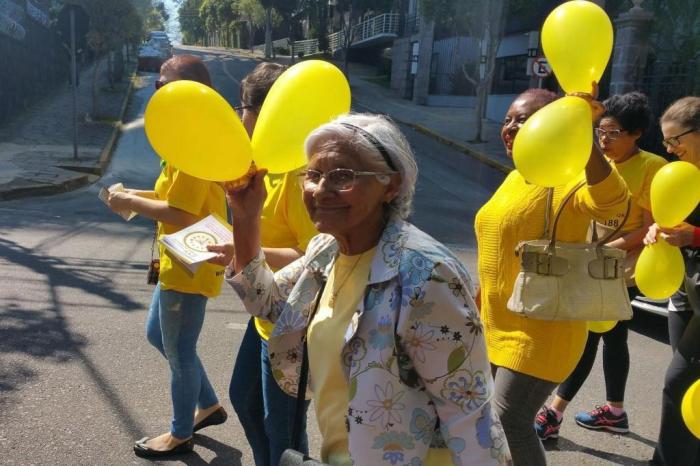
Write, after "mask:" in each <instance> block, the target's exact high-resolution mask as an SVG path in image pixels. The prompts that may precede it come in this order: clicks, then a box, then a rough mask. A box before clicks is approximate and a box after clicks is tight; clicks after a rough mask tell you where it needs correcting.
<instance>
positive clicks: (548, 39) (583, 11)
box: [542, 0, 613, 93]
mask: <svg viewBox="0 0 700 466" xmlns="http://www.w3.org/2000/svg"><path fill="white" fill-rule="evenodd" d="M612 47H613V27H612V23H611V22H610V18H608V15H607V14H606V13H605V11H604V10H603V9H602V8H601V7H599V6H598V5H596V4H595V3H593V2H589V1H587V0H573V1H570V2H566V3H563V4H561V5H559V6H558V7H557V8H555V9H554V10H553V11H552V12H551V13H550V14H549V16H547V19H546V20H545V21H544V25H543V26H542V49H543V50H544V54H545V56H546V57H547V61H549V63H550V65H552V70H553V71H554V74H555V75H556V77H557V80H558V81H559V84H560V85H561V87H562V89H564V90H565V91H566V92H567V93H571V92H589V93H590V92H591V82H592V81H595V82H598V81H600V77H601V76H603V72H604V71H605V67H606V66H607V64H608V60H609V59H610V53H611V52H612Z"/></svg>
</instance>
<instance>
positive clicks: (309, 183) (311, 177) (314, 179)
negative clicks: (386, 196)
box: [299, 168, 396, 191]
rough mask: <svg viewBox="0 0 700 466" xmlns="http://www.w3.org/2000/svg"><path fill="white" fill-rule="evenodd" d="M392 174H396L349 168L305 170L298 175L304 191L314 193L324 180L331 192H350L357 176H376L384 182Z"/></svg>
mask: <svg viewBox="0 0 700 466" xmlns="http://www.w3.org/2000/svg"><path fill="white" fill-rule="evenodd" d="M392 173H396V172H361V171H355V170H351V169H349V168H336V169H335V170H331V171H329V172H327V173H321V172H320V171H317V170H307V171H305V172H301V173H299V182H300V184H301V187H302V188H303V189H304V190H305V191H316V190H317V189H318V186H319V185H320V184H321V180H322V179H325V180H326V188H327V189H329V190H331V191H350V190H351V189H352V188H353V187H354V186H355V180H356V179H357V177H358V176H376V177H377V178H378V179H379V180H380V181H384V182H385V181H386V180H387V179H388V178H389V175H391V174H392Z"/></svg>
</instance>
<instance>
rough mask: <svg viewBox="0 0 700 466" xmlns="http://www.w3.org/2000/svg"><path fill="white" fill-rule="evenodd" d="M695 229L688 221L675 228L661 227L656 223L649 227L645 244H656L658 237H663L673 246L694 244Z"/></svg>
mask: <svg viewBox="0 0 700 466" xmlns="http://www.w3.org/2000/svg"><path fill="white" fill-rule="evenodd" d="M694 231H695V229H694V227H693V226H692V225H689V224H687V223H681V224H680V225H678V226H677V227H673V228H661V227H660V226H659V225H657V224H656V223H655V224H653V225H652V226H650V227H649V231H647V235H646V236H645V237H644V244H654V243H656V241H657V238H661V239H663V240H664V241H666V242H667V243H668V244H670V245H671V246H676V247H679V248H682V247H684V246H690V245H691V244H693V233H694Z"/></svg>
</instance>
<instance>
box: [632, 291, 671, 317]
mask: <svg viewBox="0 0 700 466" xmlns="http://www.w3.org/2000/svg"><path fill="white" fill-rule="evenodd" d="M632 307H634V308H635V309H639V310H640V311H646V312H651V313H652V314H657V315H660V316H664V317H667V316H668V299H664V300H658V299H651V298H647V297H646V296H643V295H641V296H637V297H636V298H634V299H633V300H632Z"/></svg>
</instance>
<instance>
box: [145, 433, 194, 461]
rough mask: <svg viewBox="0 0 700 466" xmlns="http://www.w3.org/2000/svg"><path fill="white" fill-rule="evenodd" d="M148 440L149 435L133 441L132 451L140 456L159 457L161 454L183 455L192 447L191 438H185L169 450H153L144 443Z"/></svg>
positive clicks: (192, 441) (190, 450) (189, 451)
mask: <svg viewBox="0 0 700 466" xmlns="http://www.w3.org/2000/svg"><path fill="white" fill-rule="evenodd" d="M149 440H150V438H149V437H144V438H142V439H141V440H137V441H136V443H134V453H135V454H136V456H140V457H141V458H160V457H163V456H174V455H184V454H187V453H191V452H192V450H193V449H194V440H193V439H189V440H186V441H184V442H182V443H181V444H180V445H178V446H176V447H173V448H171V449H170V450H154V449H152V448H150V447H149V446H148V445H146V442H148V441H149Z"/></svg>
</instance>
